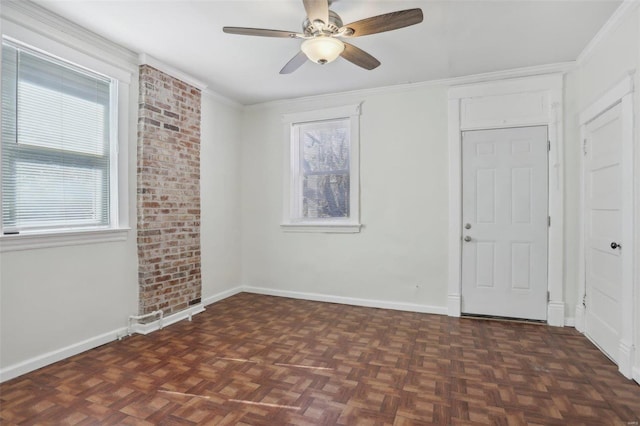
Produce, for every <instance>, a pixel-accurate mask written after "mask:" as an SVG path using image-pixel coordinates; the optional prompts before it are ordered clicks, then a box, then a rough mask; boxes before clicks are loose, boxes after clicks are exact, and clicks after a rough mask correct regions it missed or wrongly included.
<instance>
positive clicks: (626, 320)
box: [575, 72, 635, 379]
mask: <svg viewBox="0 0 640 426" xmlns="http://www.w3.org/2000/svg"><path fill="white" fill-rule="evenodd" d="M633 79H634V73H633V72H631V73H629V74H627V75H626V76H625V77H624V78H623V79H622V80H621V81H620V82H618V84H616V85H615V86H614V87H613V88H612V89H610V90H609V91H608V92H606V93H605V94H604V95H603V96H602V97H601V98H600V99H598V100H597V101H595V102H594V103H593V104H591V106H589V107H588V108H586V109H585V110H584V111H583V112H582V113H581V114H580V117H579V124H580V141H581V143H582V152H583V153H584V148H585V146H584V145H585V141H586V137H587V128H586V126H587V125H588V124H589V123H591V122H592V121H593V120H595V119H596V118H598V117H599V116H600V115H602V114H603V113H604V112H606V111H608V110H609V109H611V108H612V107H614V106H616V105H618V104H620V105H621V111H620V118H621V122H622V174H623V175H622V212H621V214H622V235H627V236H628V238H626V239H625V243H624V247H623V248H622V251H621V253H620V255H621V257H622V259H621V260H622V283H621V285H622V295H621V298H620V299H621V302H620V305H621V306H620V308H621V315H622V319H621V329H620V340H619V343H618V350H619V354H618V355H619V356H618V358H619V360H618V370H619V371H620V373H622V375H624V376H625V377H627V378H629V379H630V378H631V377H632V370H633V360H634V346H633V332H634V330H633V327H634V324H633V315H634V294H633V267H634V266H633V260H634V245H635V244H634V243H635V241H634V240H635V234H634V232H633V231H634V223H633V221H634V218H633V210H634V188H633V175H634V172H633V162H634V152H633V139H634V134H633V91H634V87H633ZM585 166H586V162H585V160H584V155H582V156H581V157H580V171H581V173H580V204H579V205H580V214H579V221H580V222H579V226H580V233H579V245H578V247H579V253H578V255H579V257H578V262H579V263H578V285H579V289H578V301H577V303H576V314H575V315H576V329H577V330H578V331H580V332H581V333H585V310H586V308H585V297H586V257H585V256H586V252H585V241H586V238H585V237H586V232H585V229H584V228H585V196H586V195H585V183H586V180H585V179H586V176H585ZM587 302H588V301H587Z"/></svg>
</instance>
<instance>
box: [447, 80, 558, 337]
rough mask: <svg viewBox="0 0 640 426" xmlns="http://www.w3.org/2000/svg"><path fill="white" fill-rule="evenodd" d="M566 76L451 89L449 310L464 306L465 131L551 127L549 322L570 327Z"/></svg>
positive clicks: (453, 311)
mask: <svg viewBox="0 0 640 426" xmlns="http://www.w3.org/2000/svg"><path fill="white" fill-rule="evenodd" d="M562 92H563V74H562V73H554V74H547V75H540V76H533V77H524V78H513V79H505V80H500V81H493V82H486V83H479V84H472V85H464V86H454V87H451V88H450V89H449V93H448V99H449V111H448V126H449V127H448V133H449V135H448V143H449V230H448V242H449V265H448V272H449V280H448V295H447V312H448V315H449V316H454V317H459V316H460V315H461V306H462V132H463V131H466V130H486V129H500V128H508V127H529V126H547V130H548V136H549V144H550V152H549V157H548V161H549V164H548V173H549V190H548V209H549V216H550V218H551V224H550V226H549V228H548V235H547V241H548V250H547V268H548V269H547V287H548V291H549V298H548V299H549V301H548V302H547V323H548V324H549V325H553V326H559V327H562V326H564V325H565V313H564V311H565V303H564V288H563V276H564V201H563V200H564V179H563V176H564V161H563V146H564V143H563V93H562Z"/></svg>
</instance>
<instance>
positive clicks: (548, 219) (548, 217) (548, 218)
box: [547, 216, 551, 228]
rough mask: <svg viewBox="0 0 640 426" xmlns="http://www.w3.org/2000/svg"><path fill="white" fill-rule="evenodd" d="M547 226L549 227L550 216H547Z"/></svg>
mask: <svg viewBox="0 0 640 426" xmlns="http://www.w3.org/2000/svg"><path fill="white" fill-rule="evenodd" d="M547 226H548V227H549V228H551V216H547Z"/></svg>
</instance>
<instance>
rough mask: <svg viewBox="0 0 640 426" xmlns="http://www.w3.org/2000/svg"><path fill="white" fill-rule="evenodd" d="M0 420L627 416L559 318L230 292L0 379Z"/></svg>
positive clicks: (455, 421)
mask: <svg viewBox="0 0 640 426" xmlns="http://www.w3.org/2000/svg"><path fill="white" fill-rule="evenodd" d="M0 403H1V404H2V405H1V407H0V422H1V423H2V424H3V425H5V424H6V425H12V424H28V425H34V424H51V425H201V424H211V425H220V426H222V425H334V424H338V425H360V424H362V425H402V426H404V425H429V424H437V425H485V424H494V425H521V424H522V425H524V424H530V425H600V424H602V425H629V426H630V425H638V424H639V423H638V422H639V421H640V386H638V385H637V384H636V383H635V382H633V381H629V380H627V379H625V378H624V377H622V376H621V375H620V374H619V373H618V372H617V368H616V366H615V365H614V364H612V363H611V362H610V361H609V360H608V359H607V358H606V357H605V356H604V355H602V354H601V353H600V352H599V351H598V350H597V349H596V348H595V347H594V346H593V345H592V344H591V343H590V342H589V341H588V340H587V339H585V337H584V336H582V335H581V334H579V333H577V332H576V331H575V330H574V329H573V328H554V327H547V326H544V325H536V324H521V323H507V322H496V321H483V320H473V319H464V318H449V317H446V316H437V315H426V314H418V313H409V312H397V311H390V310H383V309H372V308H362V307H354V306H344V305H336V304H329V303H319V302H310V301H302V300H293V299H285V298H277V297H269V296H262V295H254V294H245V293H242V294H238V295H236V296H233V297H231V298H228V299H226V300H223V301H221V302H218V303H216V304H214V305H210V306H209V307H208V308H207V310H206V312H204V313H202V314H199V315H197V316H194V317H193V321H192V322H189V321H182V322H180V323H177V324H174V325H171V326H169V327H167V328H165V329H163V330H161V331H157V332H155V333H152V334H151V335H149V336H142V335H134V336H132V337H130V338H127V339H124V340H122V341H117V342H113V343H110V344H107V345H104V346H101V347H99V348H96V349H94V350H91V351H88V352H85V353H83V354H80V355H78V356H74V357H72V358H69V359H67V360H64V361H62V362H59V363H56V364H54V365H51V366H48V367H45V368H42V369H40V370H38V371H35V372H32V373H29V374H26V375H24V376H21V377H18V378H16V379H13V380H11V381H8V382H6V383H4V384H2V385H1V386H0Z"/></svg>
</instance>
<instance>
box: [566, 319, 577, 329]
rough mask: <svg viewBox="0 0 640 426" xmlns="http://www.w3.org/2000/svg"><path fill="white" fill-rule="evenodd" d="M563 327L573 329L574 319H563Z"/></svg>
mask: <svg viewBox="0 0 640 426" xmlns="http://www.w3.org/2000/svg"><path fill="white" fill-rule="evenodd" d="M564 325H565V326H566V327H575V326H576V319H575V318H571V317H566V318H565V319H564Z"/></svg>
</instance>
